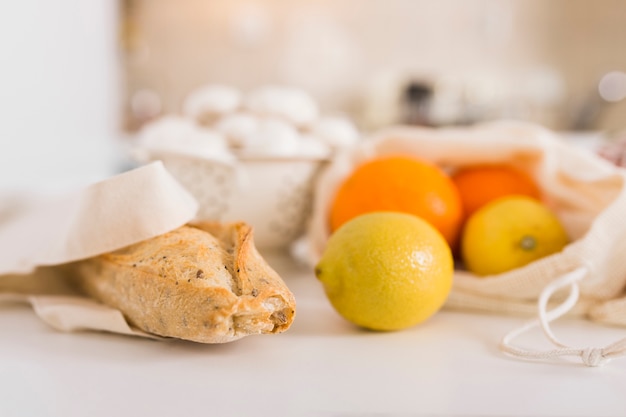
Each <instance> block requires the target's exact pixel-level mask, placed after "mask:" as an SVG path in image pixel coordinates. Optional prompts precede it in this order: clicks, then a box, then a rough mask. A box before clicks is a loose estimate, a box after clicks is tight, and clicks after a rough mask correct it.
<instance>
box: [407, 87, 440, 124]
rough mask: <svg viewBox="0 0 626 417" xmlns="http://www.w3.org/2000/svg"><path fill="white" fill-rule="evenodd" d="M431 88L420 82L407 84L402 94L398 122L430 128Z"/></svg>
mask: <svg viewBox="0 0 626 417" xmlns="http://www.w3.org/2000/svg"><path fill="white" fill-rule="evenodd" d="M432 97H433V88H432V87H431V86H430V85H428V84H426V83H424V82H420V81H411V82H409V83H408V84H407V85H406V87H405V88H404V91H403V92H402V96H401V100H402V102H401V103H400V117H401V120H400V122H401V123H403V124H409V125H419V126H432V125H433V123H432V120H431V117H430V106H431V101H432Z"/></svg>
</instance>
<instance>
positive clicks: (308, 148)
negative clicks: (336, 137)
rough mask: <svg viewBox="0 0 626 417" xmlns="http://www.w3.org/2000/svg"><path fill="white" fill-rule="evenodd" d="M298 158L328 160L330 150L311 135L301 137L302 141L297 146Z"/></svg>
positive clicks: (325, 144)
mask: <svg viewBox="0 0 626 417" xmlns="http://www.w3.org/2000/svg"><path fill="white" fill-rule="evenodd" d="M297 154H298V156H301V157H305V158H321V159H325V158H329V157H330V156H331V154H332V148H331V147H330V146H329V145H328V144H327V143H324V142H322V141H320V140H319V139H318V138H316V137H314V136H311V135H302V140H301V141H300V142H299V144H298V152H297Z"/></svg>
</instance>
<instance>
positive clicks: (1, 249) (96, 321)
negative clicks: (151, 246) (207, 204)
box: [0, 162, 198, 338]
mask: <svg viewBox="0 0 626 417" xmlns="http://www.w3.org/2000/svg"><path fill="white" fill-rule="evenodd" d="M197 210H198V204H197V202H196V200H195V199H194V198H193V197H192V196H191V194H189V193H188V192H187V191H186V190H185V189H184V188H183V187H182V186H181V185H180V184H179V183H178V182H177V181H176V180H175V179H174V178H173V177H172V176H171V175H170V174H169V173H168V172H167V171H166V170H165V168H164V167H163V165H162V163H161V162H154V163H151V164H148V165H145V166H142V167H140V168H137V169H134V170H132V171H128V172H125V173H123V174H119V175H117V176H114V177H112V178H109V179H107V180H104V181H102V182H99V183H96V184H93V185H91V186H88V187H87V188H85V189H82V190H78V191H76V192H73V193H70V194H66V195H64V196H58V197H53V198H45V199H27V200H25V201H22V202H11V201H8V199H7V200H4V201H2V199H0V254H1V255H0V302H2V301H18V302H27V303H30V304H31V305H32V307H33V309H34V311H35V313H36V314H37V315H38V316H39V317H40V318H41V319H42V320H43V321H44V322H46V323H48V324H49V325H51V326H52V327H54V328H56V329H59V330H62V331H74V330H83V329H91V330H100V331H108V332H113V333H121V334H128V335H137V336H144V337H151V338H156V336H153V335H150V334H147V333H145V332H141V331H139V330H137V329H134V328H132V327H130V326H129V325H128V323H127V322H126V320H125V319H124V317H123V316H122V314H121V313H120V312H119V311H118V310H115V309H112V308H110V307H107V306H104V305H102V304H99V303H97V302H96V301H93V300H91V299H89V298H86V297H83V296H81V295H79V294H77V293H75V292H74V290H73V289H72V288H71V287H70V286H68V285H67V284H66V282H65V280H64V276H63V273H62V265H63V264H65V263H68V262H73V261H78V260H81V259H87V258H90V257H93V256H96V255H99V254H102V253H106V252H111V251H114V250H117V249H121V248H123V247H126V246H128V245H131V244H134V243H137V242H140V241H143V240H146V239H150V238H152V237H155V236H158V235H160V234H163V233H166V232H168V231H170V230H173V229H175V228H177V227H180V226H182V225H184V224H185V223H188V222H189V221H191V220H192V219H193V218H194V217H195V215H196V212H197Z"/></svg>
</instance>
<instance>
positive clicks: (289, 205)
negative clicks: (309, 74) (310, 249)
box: [153, 154, 324, 248]
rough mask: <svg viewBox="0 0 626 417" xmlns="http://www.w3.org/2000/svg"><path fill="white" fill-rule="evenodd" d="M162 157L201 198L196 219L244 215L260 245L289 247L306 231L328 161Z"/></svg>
mask: <svg viewBox="0 0 626 417" xmlns="http://www.w3.org/2000/svg"><path fill="white" fill-rule="evenodd" d="M153 157H155V155H153ZM154 159H156V158H154ZM158 159H160V160H161V161H163V164H164V166H165V168H166V169H167V170H168V171H169V172H170V173H171V174H172V175H173V176H174V177H175V178H176V179H177V180H178V181H179V182H180V183H181V184H182V185H183V186H184V187H185V188H186V189H187V190H188V191H189V192H190V193H191V194H193V196H194V197H195V198H196V199H197V200H198V202H199V204H200V209H199V212H198V215H197V220H218V221H224V222H230V221H245V222H246V223H248V224H251V225H252V226H253V228H254V236H255V237H254V239H255V243H256V245H257V246H258V247H259V248H286V247H288V246H289V244H290V243H292V242H293V241H294V240H295V239H297V238H298V237H300V236H301V235H303V234H304V232H305V227H306V222H307V220H308V218H309V216H310V213H311V203H312V193H313V182H314V180H315V176H316V174H317V173H318V171H319V169H320V168H321V166H322V165H323V164H324V160H323V159H314V158H296V157H294V158H270V157H267V158H245V159H242V158H240V159H238V160H237V161H236V162H234V163H232V164H230V163H223V162H218V161H209V160H206V159H202V158H194V157H190V156H186V155H177V154H167V155H161V156H159V157H158Z"/></svg>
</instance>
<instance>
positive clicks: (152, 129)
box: [138, 115, 234, 161]
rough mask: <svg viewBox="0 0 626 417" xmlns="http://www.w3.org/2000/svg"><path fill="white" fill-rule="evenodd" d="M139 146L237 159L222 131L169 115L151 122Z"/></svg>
mask: <svg viewBox="0 0 626 417" xmlns="http://www.w3.org/2000/svg"><path fill="white" fill-rule="evenodd" d="M138 145H139V148H140V149H142V150H143V151H144V152H146V151H147V152H152V153H155V152H156V153H177V154H184V155H190V156H196V157H203V158H208V159H215V160H222V161H226V160H228V161H230V160H232V159H233V158H234V156H233V154H232V152H230V150H229V148H228V143H227V142H226V139H225V138H224V137H223V136H222V135H221V134H220V133H218V132H215V131H211V130H208V129H205V128H203V127H200V126H198V125H196V124H195V123H194V122H193V121H191V120H189V119H186V118H183V117H180V116H172V115H170V116H165V117H162V118H160V119H158V120H155V121H154V122H151V123H149V124H147V125H146V126H145V127H144V128H143V129H142V130H141V131H140V133H139V137H138Z"/></svg>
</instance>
